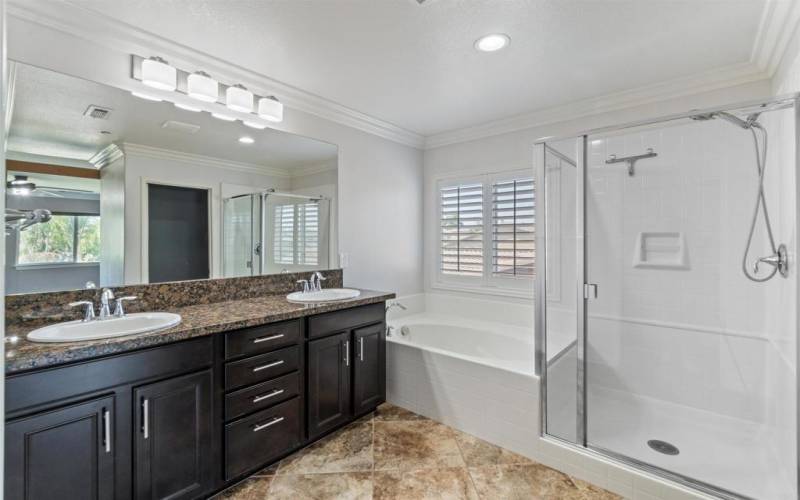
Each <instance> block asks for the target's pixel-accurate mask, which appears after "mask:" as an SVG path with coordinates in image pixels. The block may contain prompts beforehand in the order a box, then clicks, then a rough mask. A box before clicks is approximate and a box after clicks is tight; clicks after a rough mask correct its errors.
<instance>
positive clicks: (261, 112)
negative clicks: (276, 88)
mask: <svg viewBox="0 0 800 500" xmlns="http://www.w3.org/2000/svg"><path fill="white" fill-rule="evenodd" d="M258 116H260V117H261V118H263V119H265V120H269V121H271V122H280V121H283V104H281V102H280V101H279V100H278V99H276V98H275V97H273V96H270V97H262V98H261V99H259V100H258Z"/></svg>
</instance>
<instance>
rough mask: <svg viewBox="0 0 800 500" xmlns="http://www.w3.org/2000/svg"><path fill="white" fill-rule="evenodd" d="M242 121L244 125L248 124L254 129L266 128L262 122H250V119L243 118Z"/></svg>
mask: <svg viewBox="0 0 800 500" xmlns="http://www.w3.org/2000/svg"><path fill="white" fill-rule="evenodd" d="M242 123H244V124H245V125H246V126H248V127H250V128H255V129H258V130H264V129H265V128H267V126H266V125H264V124H263V123H259V122H251V121H247V120H245V121H243V122H242Z"/></svg>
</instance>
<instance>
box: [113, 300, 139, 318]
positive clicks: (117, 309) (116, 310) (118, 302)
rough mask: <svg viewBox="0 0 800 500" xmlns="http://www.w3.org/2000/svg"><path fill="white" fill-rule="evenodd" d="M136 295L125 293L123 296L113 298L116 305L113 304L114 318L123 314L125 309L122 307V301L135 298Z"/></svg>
mask: <svg viewBox="0 0 800 500" xmlns="http://www.w3.org/2000/svg"><path fill="white" fill-rule="evenodd" d="M137 298H138V297H137V296H136V295H126V296H124V297H117V298H116V299H114V302H116V305H115V306H114V317H115V318H122V317H124V316H125V309H123V308H122V303H123V302H126V301H128V300H136V299H137Z"/></svg>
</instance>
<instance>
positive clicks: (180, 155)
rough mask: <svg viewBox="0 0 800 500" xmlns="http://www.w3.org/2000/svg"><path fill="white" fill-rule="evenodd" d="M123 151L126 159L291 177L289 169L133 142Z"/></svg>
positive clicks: (125, 144)
mask: <svg viewBox="0 0 800 500" xmlns="http://www.w3.org/2000/svg"><path fill="white" fill-rule="evenodd" d="M122 151H124V152H125V156H126V157H127V156H129V155H134V156H141V157H145V158H151V159H155V160H170V161H180V162H183V163H190V164H192V165H195V166H197V165H202V166H205V167H213V168H222V169H225V170H234V171H237V172H246V173H249V174H259V175H271V176H274V177H284V178H289V177H291V173H290V171H289V169H285V168H278V167H267V166H262V165H256V164H254V163H244V162H238V161H232V160H225V159H223V158H214V157H212V156H203V155H196V154H191V153H184V152H181V151H173V150H171V149H162V148H155V147H152V146H145V145H143V144H135V143H131V142H125V143H123V144H122Z"/></svg>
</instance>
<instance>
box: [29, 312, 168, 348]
mask: <svg viewBox="0 0 800 500" xmlns="http://www.w3.org/2000/svg"><path fill="white" fill-rule="evenodd" d="M180 322H181V317H180V315H179V314H172V313H166V312H154V313H133V314H128V315H125V316H124V317H122V318H110V319H105V320H102V321H100V320H94V321H87V322H83V321H68V322H66V323H58V324H56V325H50V326H45V327H43V328H39V329H37V330H34V331H32V332H31V333H29V334H28V340H30V341H31V342H77V341H80V340H97V339H107V338H111V337H122V336H124V335H135V334H137V333H147V332H155V331H157V330H164V329H167V328H170V327H173V326H175V325H177V324H178V323H180Z"/></svg>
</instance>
